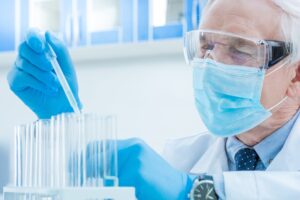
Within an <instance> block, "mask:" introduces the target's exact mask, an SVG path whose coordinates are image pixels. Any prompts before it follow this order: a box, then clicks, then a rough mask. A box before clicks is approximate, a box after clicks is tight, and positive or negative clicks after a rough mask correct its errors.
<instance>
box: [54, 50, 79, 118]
mask: <svg viewBox="0 0 300 200" xmlns="http://www.w3.org/2000/svg"><path fill="white" fill-rule="evenodd" d="M48 47H49V50H50V52H49V54H48V55H49V56H50V62H51V65H52V67H53V69H54V71H55V73H56V75H57V78H58V81H59V83H60V84H61V86H62V88H63V90H64V92H65V94H66V96H67V99H68V101H69V103H70V105H71V107H72V108H73V111H74V112H75V113H76V114H80V109H79V106H78V104H77V101H76V99H75V97H74V94H73V92H72V90H71V88H70V86H69V84H68V82H67V80H66V77H65V75H64V73H63V71H62V70H61V68H60V66H59V64H58V62H57V59H56V58H57V56H56V53H55V52H54V50H53V49H52V47H51V45H50V44H48Z"/></svg>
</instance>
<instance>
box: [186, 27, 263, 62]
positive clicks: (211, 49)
mask: <svg viewBox="0 0 300 200" xmlns="http://www.w3.org/2000/svg"><path fill="white" fill-rule="evenodd" d="M266 49H267V43H266V42H264V41H263V40H255V39H249V38H244V37H240V36H237V35H234V34H230V33H223V32H217V31H207V30H197V31H191V32H188V33H186V35H185V38H184V51H185V52H184V53H185V57H186V61H187V63H191V62H192V61H193V60H194V59H205V58H211V59H213V60H215V61H217V62H221V63H224V64H228V65H237V66H248V67H257V68H262V67H265V66H266V65H267V60H268V55H267V50H266Z"/></svg>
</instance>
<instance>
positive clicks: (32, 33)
mask: <svg viewBox="0 0 300 200" xmlns="http://www.w3.org/2000/svg"><path fill="white" fill-rule="evenodd" d="M26 43H27V45H28V46H29V47H30V48H31V49H32V50H33V51H34V52H35V53H38V54H41V53H43V52H44V49H45V38H44V36H43V35H42V34H41V33H40V31H39V30H37V29H30V30H28V31H27V34H26Z"/></svg>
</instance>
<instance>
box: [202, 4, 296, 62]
mask: <svg viewBox="0 0 300 200" xmlns="http://www.w3.org/2000/svg"><path fill="white" fill-rule="evenodd" d="M214 1H215V0H200V2H202V3H206V6H205V8H207V7H209V6H210V5H211V4H212V3H213V2H214ZM272 1H273V2H274V4H275V5H276V6H278V7H279V8H280V9H281V10H282V11H283V13H284V14H283V15H282V16H281V29H282V30H281V31H282V33H283V34H284V37H285V40H286V41H287V42H291V43H292V44H293V48H292V54H291V59H290V60H291V62H298V61H300V0H272ZM203 13H205V9H204V10H203ZM203 13H202V14H203Z"/></svg>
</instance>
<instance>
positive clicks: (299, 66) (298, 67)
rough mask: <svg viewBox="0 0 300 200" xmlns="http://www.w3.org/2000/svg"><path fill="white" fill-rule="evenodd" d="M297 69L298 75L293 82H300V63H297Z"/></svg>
mask: <svg viewBox="0 0 300 200" xmlns="http://www.w3.org/2000/svg"><path fill="white" fill-rule="evenodd" d="M295 68H296V69H295V72H296V75H295V77H294V79H293V82H300V62H297V63H296V66H295Z"/></svg>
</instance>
